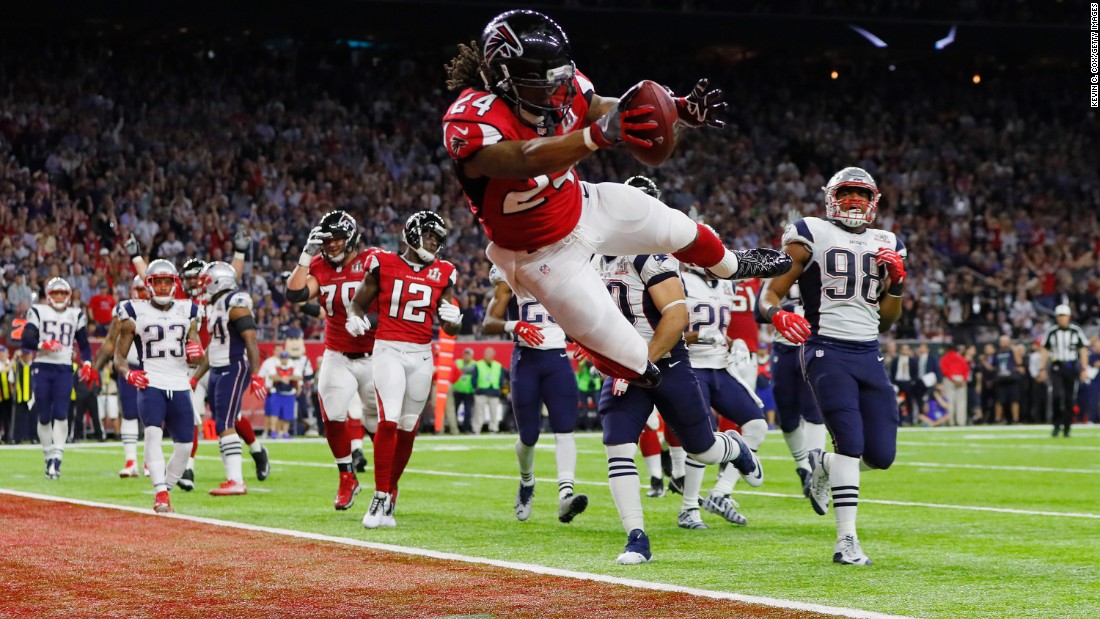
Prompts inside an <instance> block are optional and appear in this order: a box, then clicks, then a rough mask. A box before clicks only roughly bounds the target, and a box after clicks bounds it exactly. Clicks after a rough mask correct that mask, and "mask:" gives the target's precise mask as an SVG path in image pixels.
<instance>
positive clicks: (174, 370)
mask: <svg viewBox="0 0 1100 619" xmlns="http://www.w3.org/2000/svg"><path fill="white" fill-rule="evenodd" d="M121 305H122V310H123V311H122V316H123V318H124V319H125V320H131V321H133V323H134V342H135V343H136V344H137V350H138V360H139V361H141V367H142V369H143V370H145V373H146V376H147V377H148V378H149V386H150V387H156V388H157V389H163V390H165V391H191V378H190V373H189V372H188V365H187V352H186V348H187V333H188V331H190V330H191V325H192V324H193V323H195V322H196V321H198V320H199V306H198V305H196V304H194V303H192V302H191V301H181V300H178V299H177V300H175V301H172V305H170V306H169V307H168V309H160V308H157V307H154V306H153V304H152V302H150V301H141V300H132V301H123V302H122V303H121Z"/></svg>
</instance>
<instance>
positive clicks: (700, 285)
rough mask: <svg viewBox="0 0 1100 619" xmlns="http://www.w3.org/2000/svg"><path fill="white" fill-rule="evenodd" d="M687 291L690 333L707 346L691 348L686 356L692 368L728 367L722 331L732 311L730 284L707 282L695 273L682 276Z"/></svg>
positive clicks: (732, 298) (696, 345)
mask: <svg viewBox="0 0 1100 619" xmlns="http://www.w3.org/2000/svg"><path fill="white" fill-rule="evenodd" d="M682 277H683V279H684V289H685V290H686V291H687V307H688V312H689V313H690V316H691V327H690V329H691V330H692V331H694V332H696V333H698V334H699V339H701V340H704V341H708V340H709V341H710V343H709V344H691V345H689V346H688V356H689V358H690V360H691V367H693V368H711V369H725V367H726V365H727V364H728V363H729V360H728V357H729V346H728V344H727V341H726V329H727V328H728V327H729V324H730V313H731V312H732V311H733V300H734V297H733V295H734V283H733V282H731V281H729V280H726V279H709V280H708V279H707V278H705V277H703V276H702V275H699V274H698V273H693V272H691V271H687V272H685V273H683V274H682Z"/></svg>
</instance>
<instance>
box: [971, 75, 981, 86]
mask: <svg viewBox="0 0 1100 619" xmlns="http://www.w3.org/2000/svg"><path fill="white" fill-rule="evenodd" d="M970 81H972V82H974V83H975V84H981V83H982V76H981V75H979V74H977V73H975V74H974V77H972V78H970Z"/></svg>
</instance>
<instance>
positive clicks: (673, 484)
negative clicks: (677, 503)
mask: <svg viewBox="0 0 1100 619" xmlns="http://www.w3.org/2000/svg"><path fill="white" fill-rule="evenodd" d="M668 490H669V492H672V493H673V494H681V495H682V494H683V493H684V476H683V475H681V476H679V477H672V478H670V479H669V480H668Z"/></svg>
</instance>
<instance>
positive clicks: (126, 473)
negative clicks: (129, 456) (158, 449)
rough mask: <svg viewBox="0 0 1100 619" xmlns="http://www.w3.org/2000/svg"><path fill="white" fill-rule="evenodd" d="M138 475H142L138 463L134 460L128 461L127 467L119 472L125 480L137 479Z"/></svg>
mask: <svg viewBox="0 0 1100 619" xmlns="http://www.w3.org/2000/svg"><path fill="white" fill-rule="evenodd" d="M138 475H140V473H138V469H137V463H136V462H134V461H133V460H127V461H126V466H124V467H122V468H121V469H119V470H118V476H119V477H121V478H124V479H125V478H127V477H137V476H138Z"/></svg>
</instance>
